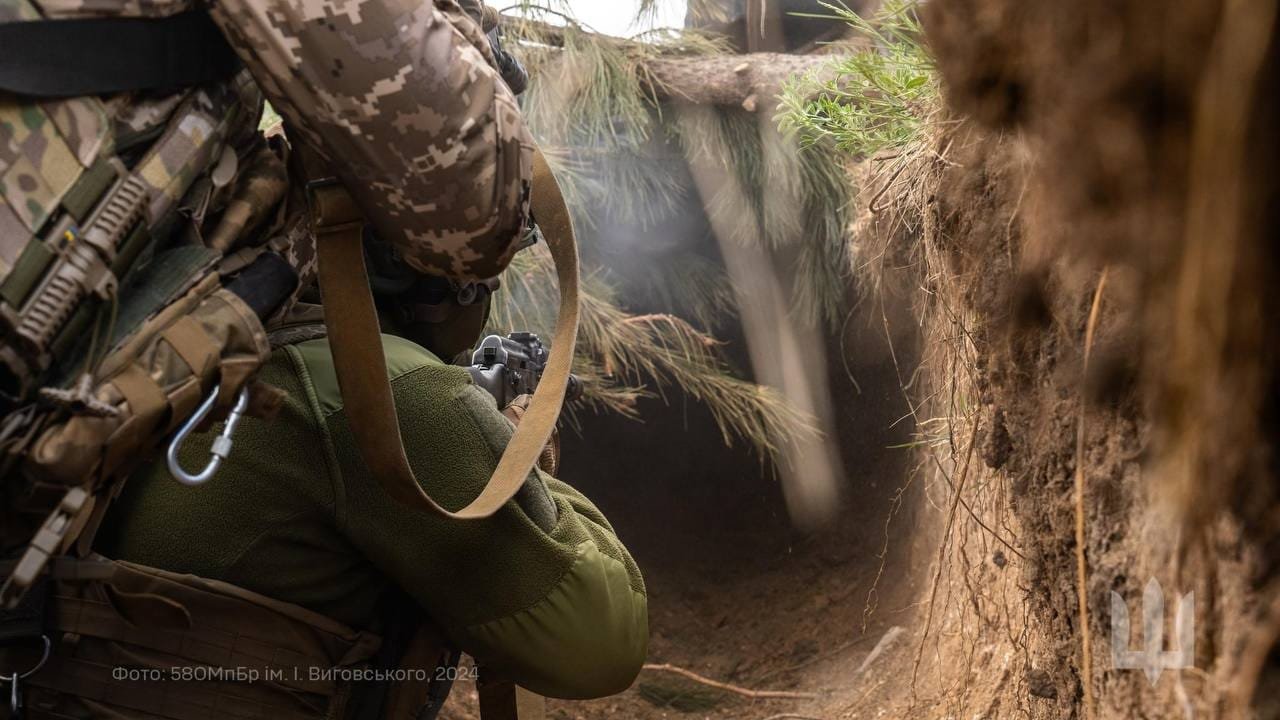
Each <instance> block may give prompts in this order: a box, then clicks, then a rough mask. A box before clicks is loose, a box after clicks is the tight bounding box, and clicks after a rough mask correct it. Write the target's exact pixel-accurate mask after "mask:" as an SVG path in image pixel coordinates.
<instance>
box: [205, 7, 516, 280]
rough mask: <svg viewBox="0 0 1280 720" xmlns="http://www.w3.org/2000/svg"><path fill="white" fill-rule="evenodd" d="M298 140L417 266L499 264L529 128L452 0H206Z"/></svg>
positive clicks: (511, 244)
mask: <svg viewBox="0 0 1280 720" xmlns="http://www.w3.org/2000/svg"><path fill="white" fill-rule="evenodd" d="M210 12H211V14H212V15H213V18H214V20H215V21H216V22H217V23H218V25H219V26H220V27H221V28H222V30H223V32H224V34H225V35H226V36H227V39H228V40H229V41H230V42H231V44H232V45H233V46H234V47H235V48H236V52H237V53H238V54H239V55H240V57H241V58H242V59H243V60H244V61H245V63H246V64H247V65H248V66H249V69H250V71H251V72H252V73H253V75H254V77H255V78H256V79H257V81H258V83H259V84H260V85H261V86H262V90H263V92H264V93H265V94H266V96H267V99H268V100H269V101H270V102H271V104H272V105H273V106H274V107H275V108H276V109H277V110H278V111H280V113H281V114H282V115H283V116H284V117H285V119H286V120H287V121H288V125H289V128H290V130H291V131H292V132H293V133H294V136H293V140H294V142H298V141H299V140H300V141H302V142H304V143H306V144H307V145H308V146H310V147H311V148H313V149H314V150H316V151H317V152H318V153H319V154H320V155H321V156H322V157H323V158H324V159H326V160H327V161H328V162H329V164H330V167H331V168H332V170H333V171H334V173H335V174H337V175H338V177H339V178H340V179H341V180H342V181H343V183H344V184H345V185H346V186H347V188H348V190H349V191H350V192H351V193H352V195H353V196H354V197H355V198H356V200H357V202H359V204H360V206H361V208H362V209H363V210H364V212H365V213H366V215H367V216H368V219H369V220H370V222H371V223H372V224H373V225H374V227H375V228H376V229H377V231H378V233H379V234H380V235H381V236H382V237H384V238H386V239H388V240H391V241H392V242H394V243H395V244H396V246H397V247H398V248H399V249H400V250H401V252H402V254H403V255H404V257H405V259H406V261H407V262H409V264H410V265H412V266H413V267H415V268H416V269H418V270H420V271H423V272H430V273H434V274H444V275H449V276H452V277H458V278H481V277H491V276H493V275H497V274H498V273H499V272H500V271H501V270H502V269H503V268H504V267H506V264H507V263H508V262H509V261H510V259H511V255H512V254H513V253H514V251H515V244H516V241H517V240H518V238H519V236H520V234H521V231H522V229H523V226H524V223H525V220H526V217H527V214H528V199H529V180H530V175H531V172H532V171H531V166H532V140H531V139H530V136H529V134H528V131H527V129H526V128H525V126H524V123H523V120H522V118H521V116H520V110H519V107H518V106H517V104H516V100H515V97H514V96H513V95H512V94H511V91H510V90H509V89H508V88H507V87H506V85H505V84H504V83H503V82H502V79H501V76H500V75H499V74H498V71H497V70H495V69H494V67H493V65H492V55H491V50H490V48H489V44H488V41H487V40H486V38H485V36H484V34H483V32H482V31H481V29H480V27H479V26H477V25H476V24H475V23H474V22H473V21H472V20H471V19H470V18H469V17H468V16H467V15H466V14H465V13H464V12H463V10H462V9H461V8H460V7H459V5H458V4H457V2H456V0H211V3H210Z"/></svg>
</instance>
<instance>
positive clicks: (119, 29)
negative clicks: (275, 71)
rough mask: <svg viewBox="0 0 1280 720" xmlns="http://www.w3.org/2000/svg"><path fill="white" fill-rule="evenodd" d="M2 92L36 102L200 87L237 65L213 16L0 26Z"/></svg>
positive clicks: (188, 14)
mask: <svg viewBox="0 0 1280 720" xmlns="http://www.w3.org/2000/svg"><path fill="white" fill-rule="evenodd" d="M0 48H4V51H3V52H0V90H4V91H8V92H11V93H17V94H20V95H33V96H39V97H76V96H80V95H105V94H108V93H114V92H121V91H125V90H164V89H174V88H180V87H190V86H193V85H203V84H205V83H209V82H213V81H215V80H220V79H223V78H226V77H229V76H231V75H232V74H233V73H235V71H236V70H237V69H238V68H239V66H240V62H239V60H238V59H237V58H236V55H235V53H234V52H233V51H232V50H231V46H230V45H228V44H227V41H226V39H224V38H223V37H222V32H221V31H220V30H218V27H217V26H216V25H214V23H213V20H211V19H210V18H209V15H208V13H206V12H205V11H203V10H193V11H189V12H184V13H179V14H177V15H173V16H170V17H166V18H90V19H79V20H32V21H27V22H13V23H2V24H0Z"/></svg>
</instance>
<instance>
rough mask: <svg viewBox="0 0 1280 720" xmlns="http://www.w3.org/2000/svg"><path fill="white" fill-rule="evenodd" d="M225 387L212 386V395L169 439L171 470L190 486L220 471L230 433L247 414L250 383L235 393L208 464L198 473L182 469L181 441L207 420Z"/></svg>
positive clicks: (176, 478)
mask: <svg viewBox="0 0 1280 720" xmlns="http://www.w3.org/2000/svg"><path fill="white" fill-rule="evenodd" d="M221 391H222V386H221V385H219V386H218V387H215V388H214V389H213V392H212V393H211V394H210V395H209V397H207V398H205V401H204V402H202V403H200V407H199V408H197V409H196V413H195V415H192V416H191V418H190V419H188V420H187V422H186V424H184V425H183V426H182V427H181V428H180V429H179V430H178V432H177V433H175V434H174V436H173V441H172V442H170V443H169V452H168V453H167V454H166V456H165V457H166V459H167V460H168V461H169V473H170V474H171V475H173V479H175V480H177V481H178V482H180V483H182V484H183V485H187V486H195V485H203V484H204V483H205V482H208V480H209V478H211V477H213V474H214V473H216V472H218V467H219V466H221V465H222V461H223V460H225V459H226V458H227V456H228V455H230V454H231V434H232V433H234V432H235V431H236V425H239V424H240V418H242V417H244V411H245V410H246V409H247V408H248V407H249V387H248V386H245V388H244V389H243V390H241V391H240V394H239V395H238V396H236V404H235V407H233V408H231V413H230V414H229V415H227V424H226V425H225V426H224V427H223V428H222V432H221V433H220V434H219V435H218V437H216V438H214V440H213V447H212V448H211V449H210V453H211V454H212V456H213V457H211V458H209V464H208V465H205V466H204V470H201V471H200V473H199V474H197V475H192V474H191V473H189V472H187V471H186V470H183V469H182V465H181V464H180V463H179V462H178V451H180V450H181V449H182V443H184V442H186V440H187V436H188V435H190V434H191V431H192V430H195V429H196V426H197V425H199V424H200V423H202V422H204V419H205V417H206V416H208V415H209V413H210V412H211V411H212V410H213V406H214V404H215V403H217V402H218V395H219V393H220V392H221Z"/></svg>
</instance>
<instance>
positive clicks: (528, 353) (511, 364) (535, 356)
mask: <svg viewBox="0 0 1280 720" xmlns="http://www.w3.org/2000/svg"><path fill="white" fill-rule="evenodd" d="M546 366H547V347H546V346H545V345H543V344H542V341H541V340H539V339H538V336H537V335H535V334H533V333H530V332H516V333H511V334H510V335H508V336H506V337H503V336H501V335H490V336H488V337H486V338H485V339H484V340H482V341H481V342H480V346H479V347H477V348H476V350H475V352H473V353H472V354H471V365H469V366H467V371H468V372H470V373H471V378H472V379H473V380H475V383H476V385H479V386H480V387H482V388H484V389H485V390H487V391H488V392H489V394H490V395H492V396H493V398H494V400H495V401H496V402H497V403H498V409H499V410H501V409H503V408H505V407H506V406H508V405H510V404H511V401H512V400H515V399H516V398H517V397H519V396H521V395H528V394H531V393H532V392H533V391H534V390H535V389H537V387H538V383H539V382H540V381H541V380H542V373H543V371H544V370H545V369H546ZM580 397H582V381H581V380H579V379H578V377H577V376H576V375H570V376H569V387H568V388H567V389H566V391H565V395H564V399H565V402H572V401H574V400H577V399H578V398H580Z"/></svg>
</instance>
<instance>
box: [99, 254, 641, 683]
mask: <svg viewBox="0 0 1280 720" xmlns="http://www.w3.org/2000/svg"><path fill="white" fill-rule="evenodd" d="M375 267H376V264H375ZM374 283H375V287H376V288H379V287H380V288H381V289H382V292H381V293H380V296H379V305H380V307H381V308H382V309H383V313H382V317H383V329H384V332H387V333H388V334H387V335H385V336H384V341H383V344H384V348H385V351H386V354H387V372H388V375H389V377H391V379H392V387H393V390H394V392H395V398H396V405H397V408H398V409H399V411H400V418H401V424H402V431H403V433H404V435H405V437H408V438H413V442H411V443H408V444H407V450H408V452H409V455H410V457H409V460H410V462H411V463H412V465H413V466H414V470H415V471H416V472H417V477H418V479H419V480H420V481H421V482H422V483H423V486H424V488H425V489H426V490H427V492H428V493H430V494H431V495H432V497H433V498H435V499H436V500H437V501H438V502H441V503H443V504H445V505H446V506H448V507H450V508H451V509H456V508H457V507H459V506H460V505H461V504H462V503H463V501H465V500H466V499H469V498H470V497H473V496H474V495H475V494H476V493H477V492H479V489H480V488H481V487H482V486H483V484H484V482H485V481H486V480H488V478H489V476H490V475H491V474H492V472H493V467H494V465H495V463H496V460H497V457H498V455H499V454H501V451H502V448H503V447H504V445H505V443H506V441H507V439H508V438H509V437H510V435H511V430H512V423H511V422H510V421H509V420H508V419H507V418H504V417H503V414H502V413H499V411H498V408H497V406H496V404H495V402H494V399H493V397H492V396H490V395H488V394H487V393H485V392H484V391H483V390H480V389H479V388H478V387H476V386H475V385H474V384H472V383H471V381H470V379H469V376H468V374H467V372H466V370H465V369H464V368H461V367H457V366H451V365H447V364H445V363H443V362H441V361H440V360H439V359H437V354H438V355H440V356H444V357H446V358H448V357H452V355H454V354H456V353H457V351H458V350H459V349H460V348H462V347H465V346H466V345H468V344H474V342H475V341H476V340H477V339H478V338H479V335H480V331H481V329H482V328H483V322H484V316H485V314H486V313H485V309H486V308H487V306H488V303H489V291H488V290H487V287H488V285H479V288H480V289H477V285H478V284H469V285H462V286H458V285H457V284H456V283H450V282H448V281H445V280H442V279H438V278H431V277H421V278H420V279H419V280H418V281H417V282H412V283H405V282H404V278H403V276H402V275H401V276H400V277H393V278H388V277H386V276H385V275H383V274H375V279H374ZM459 295H461V296H462V297H463V301H462V302H459V300H458V298H459ZM322 328H323V326H315V325H312V326H307V325H295V326H294V327H292V328H290V329H289V330H288V332H287V334H286V337H287V338H288V340H289V341H291V342H292V343H293V344H290V345H286V346H284V347H281V348H280V349H278V350H277V351H276V352H275V353H274V354H273V355H272V358H271V360H270V362H269V363H268V364H267V366H266V368H264V370H263V371H262V373H261V376H260V377H261V379H262V380H263V381H265V382H268V383H270V384H271V385H273V386H275V387H278V388H281V389H283V390H285V391H286V393H287V400H286V401H285V405H284V408H283V409H282V411H281V412H280V414H279V415H278V416H277V417H276V418H275V419H274V420H272V421H260V420H254V419H252V418H248V419H246V420H245V421H244V422H243V424H242V425H241V426H240V428H239V430H238V431H237V433H236V449H235V451H234V452H233V453H232V455H231V457H230V458H228V460H227V461H226V462H225V463H224V465H223V466H222V468H221V469H220V470H219V472H218V475H217V477H216V478H215V479H214V480H213V481H210V482H209V483H207V484H205V485H202V486H199V487H195V488H188V487H184V486H182V485H179V484H178V483H176V482H174V480H173V479H172V478H171V477H170V476H169V472H168V470H167V469H166V468H165V466H164V463H163V462H158V463H156V464H155V465H153V466H151V467H149V468H147V469H145V470H143V471H142V472H140V473H138V474H136V475H135V476H134V477H132V478H130V481H129V484H128V485H127V486H126V488H125V491H124V493H123V495H122V496H121V497H120V498H119V499H118V500H116V502H115V505H114V507H113V509H112V514H111V516H110V517H109V518H108V522H109V524H108V526H107V527H106V528H104V529H103V531H102V532H101V533H99V536H98V538H99V543H98V545H99V547H100V548H101V549H102V551H103V552H104V554H106V555H108V556H109V557H117V558H121V559H124V560H129V561H133V562H138V563H141V564H144V565H149V566H153V567H158V568H165V569H167V570H171V571H177V572H183V573H191V574H194V575H198V576H200V577H204V578H214V579H218V580H222V581H226V582H229V583H232V584H234V585H237V586H240V587H243V588H247V589H249V590H253V591H255V592H258V593H261V594H263V595H266V596H269V597H271V598H275V599H280V600H285V601H287V602H290V603H294V604H298V605H302V606H304V607H307V608H309V609H312V610H315V611H317V612H320V613H322V614H323V615H325V616H327V617H331V618H334V619H337V620H340V621H341V622H343V623H344V624H345V625H347V626H350V627H356V628H368V627H374V626H375V625H376V623H377V622H378V621H379V620H380V619H384V618H383V616H384V615H385V612H386V607H387V600H388V598H391V597H395V596H396V595H398V592H397V591H399V590H403V591H404V592H406V593H408V595H409V596H410V597H411V599H412V600H414V601H416V603H417V605H418V606H419V607H420V608H422V609H423V610H425V612H426V614H427V615H428V616H429V617H430V619H431V620H432V621H433V622H434V623H435V625H437V626H438V628H439V629H440V630H441V631H442V632H443V634H444V636H445V637H446V638H447V639H448V640H449V641H450V645H451V646H452V647H457V648H460V649H462V650H464V651H466V652H467V653H468V654H470V655H472V656H474V657H475V658H476V659H477V661H479V662H481V663H483V664H484V665H486V666H487V667H490V668H492V669H495V670H498V671H501V672H502V673H503V674H504V675H505V676H506V677H509V678H511V679H514V680H516V681H517V682H519V683H520V684H521V685H522V686H524V687H527V688H529V689H531V690H533V691H535V692H538V693H540V694H543V695H550V696H555V697H568V698H587V697H597V696H601V695H607V694H611V693H616V692H620V691H621V690H623V689H625V688H626V687H627V686H628V685H630V683H631V681H632V679H633V678H634V677H635V675H636V673H637V672H638V671H639V668H640V664H641V663H642V662H643V660H644V656H645V649H646V639H647V619H646V603H645V595H644V585H643V582H642V580H641V576H640V573H639V570H638V568H637V567H636V565H635V563H634V562H633V561H632V559H631V557H630V556H629V555H628V553H627V551H626V549H625V548H624V547H623V546H622V544H621V543H620V542H619V541H618V539H617V537H616V535H615V534H614V532H613V529H612V527H611V526H610V525H609V523H608V521H607V520H605V518H604V516H603V515H602V514H601V513H600V511H599V510H598V509H596V508H595V507H594V506H593V505H592V504H591V502H590V501H588V500H587V499H586V498H585V497H583V496H582V495H581V494H580V493H578V492H577V491H576V490H574V489H573V488H571V487H569V486H568V485H566V484H565V483H563V482H561V481H559V480H557V479H555V478H554V477H551V476H550V475H548V474H547V473H546V472H543V471H541V470H539V471H537V472H536V473H535V474H534V475H532V476H530V478H529V480H528V482H527V483H526V485H525V488H524V489H523V490H522V491H521V492H520V493H519V494H518V495H517V496H516V500H515V501H514V502H513V503H511V504H510V505H509V507H507V508H505V509H504V510H503V511H501V512H500V513H499V514H497V515H495V516H494V517H492V518H490V519H487V520H483V521H478V522H470V523H462V522H457V521H452V520H448V519H444V518H439V517H434V516H429V515H424V514H422V513H420V512H416V511H414V510H412V509H410V508H407V507H405V506H403V505H401V504H399V503H397V502H395V501H394V500H392V499H391V498H390V497H388V496H387V495H386V494H385V493H384V492H383V491H382V489H381V488H380V487H379V486H378V484H377V483H376V482H374V480H373V478H371V477H370V476H369V472H368V470H367V468H366V467H365V465H364V464H363V463H362V462H361V460H360V456H359V453H358V452H357V450H356V447H355V445H354V443H353V438H352V435H351V431H350V428H349V422H348V419H347V417H346V416H345V414H344V411H343V402H342V397H341V393H340V392H339V391H338V384H337V378H336V375H335V373H334V369H333V361H332V355H331V353H330V351H329V346H328V341H327V339H324V338H316V339H309V340H304V339H303V338H305V337H307V334H308V330H311V331H313V332H314V333H316V334H319V332H320V331H321V329H322ZM464 338H465V340H464ZM413 340H418V341H419V342H420V343H425V344H428V345H430V346H433V347H434V348H435V349H436V351H437V354H433V353H431V352H429V351H428V350H427V349H426V348H424V347H422V346H421V345H419V344H416V343H414V342H412V341H413ZM517 413H518V411H517V410H516V409H514V408H512V409H509V410H508V413H507V415H508V418H512V419H515V418H517V417H518V415H517ZM209 443H210V439H209V438H207V437H205V438H201V437H199V436H197V437H194V438H193V439H192V441H191V442H190V443H188V444H187V446H186V447H185V449H184V453H183V455H182V461H183V463H184V465H185V466H186V467H196V466H198V465H199V464H200V462H201V456H202V453H205V456H206V457H207V448H208V447H209ZM383 634H384V636H385V634H386V632H385V630H384V633H383ZM397 661H398V659H397ZM431 662H433V663H434V658H433V659H432V660H431ZM431 667H432V668H434V667H435V666H434V664H433V665H432V666H431Z"/></svg>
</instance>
